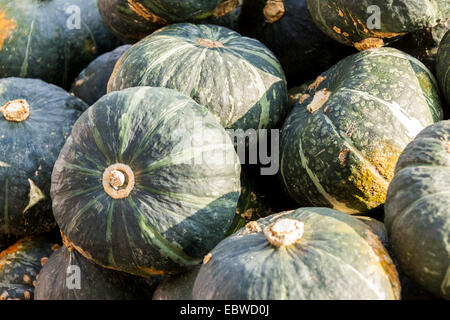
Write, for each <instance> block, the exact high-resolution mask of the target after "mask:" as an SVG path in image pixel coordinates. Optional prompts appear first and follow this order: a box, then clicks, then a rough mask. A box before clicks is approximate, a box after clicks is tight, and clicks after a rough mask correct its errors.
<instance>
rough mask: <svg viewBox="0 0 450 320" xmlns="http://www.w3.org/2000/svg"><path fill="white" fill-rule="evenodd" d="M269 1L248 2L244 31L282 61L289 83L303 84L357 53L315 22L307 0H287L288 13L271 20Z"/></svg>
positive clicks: (244, 9) (253, 0) (246, 4)
mask: <svg viewBox="0 0 450 320" xmlns="http://www.w3.org/2000/svg"><path fill="white" fill-rule="evenodd" d="M266 3H267V1H266V0H249V1H245V4H244V6H243V8H242V28H241V29H242V30H241V31H242V34H243V35H244V36H248V37H251V38H255V39H257V40H259V41H261V42H262V43H264V44H265V45H266V46H267V47H268V48H269V49H270V50H271V51H272V52H273V53H274V54H275V56H276V57H277V58H278V60H280V63H281V66H282V67H283V70H284V72H285V74H286V78H287V81H288V84H289V86H293V85H299V84H301V83H303V82H305V81H307V80H309V79H311V78H314V77H315V76H317V74H319V73H321V72H323V71H325V70H327V69H328V68H330V67H331V66H333V65H334V64H335V63H337V62H338V61H339V60H341V59H343V58H345V57H346V56H348V55H350V54H353V53H355V52H356V50H355V49H353V48H349V47H347V46H345V45H342V44H340V43H338V42H337V41H334V40H333V39H331V38H330V37H328V36H327V35H326V34H324V33H323V32H322V31H321V30H319V29H318V28H317V27H316V25H315V24H314V22H313V20H312V18H311V15H310V13H309V11H308V8H307V5H306V0H284V1H283V4H284V9H285V12H284V15H283V16H282V17H281V18H280V19H279V20H278V21H276V22H273V23H270V22H268V21H267V19H266V17H265V16H264V7H265V5H266Z"/></svg>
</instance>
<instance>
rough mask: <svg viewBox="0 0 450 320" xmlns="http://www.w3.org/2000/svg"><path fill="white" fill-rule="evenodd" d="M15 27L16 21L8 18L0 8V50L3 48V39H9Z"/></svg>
mask: <svg viewBox="0 0 450 320" xmlns="http://www.w3.org/2000/svg"><path fill="white" fill-rule="evenodd" d="M16 27H17V22H16V21H14V20H13V19H8V18H7V17H6V13H5V12H4V11H1V10H0V50H2V48H3V43H4V42H5V40H10V39H11V36H12V34H13V31H14V29H16Z"/></svg>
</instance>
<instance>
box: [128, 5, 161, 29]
mask: <svg viewBox="0 0 450 320" xmlns="http://www.w3.org/2000/svg"><path fill="white" fill-rule="evenodd" d="M128 7H130V9H131V10H133V12H134V13H136V14H137V15H138V16H140V17H142V18H144V19H145V20H147V21H151V22H152V23H156V24H159V25H166V24H167V20H166V19H164V18H161V17H159V16H157V15H156V14H154V13H153V12H151V11H150V10H148V9H147V8H145V7H144V6H143V5H142V4H140V3H137V2H135V1H133V0H128Z"/></svg>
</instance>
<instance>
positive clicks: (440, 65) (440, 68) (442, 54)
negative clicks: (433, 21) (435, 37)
mask: <svg viewBox="0 0 450 320" xmlns="http://www.w3.org/2000/svg"><path fill="white" fill-rule="evenodd" d="M436 68H437V70H436V71H437V77H438V79H439V83H440V85H441V89H442V93H443V94H444V96H445V98H446V100H447V105H448V106H449V107H450V31H448V32H447V33H446V34H445V36H444V38H443V39H442V41H441V43H440V46H439V51H438V56H437V62H436ZM448 113H449V114H448V115H450V109H449V110H448Z"/></svg>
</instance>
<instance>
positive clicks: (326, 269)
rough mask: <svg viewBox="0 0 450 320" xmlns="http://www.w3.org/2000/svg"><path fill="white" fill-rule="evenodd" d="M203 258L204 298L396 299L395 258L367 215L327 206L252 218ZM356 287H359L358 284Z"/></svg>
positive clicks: (199, 292) (197, 289)
mask: <svg viewBox="0 0 450 320" xmlns="http://www.w3.org/2000/svg"><path fill="white" fill-rule="evenodd" d="M209 257H210V259H209V260H208V259H205V260H204V263H203V265H202V266H201V268H200V271H199V273H198V275H197V277H196V280H195V283H194V286H193V289H192V294H193V298H194V299H199V300H216V299H219V300H328V299H331V300H333V299H344V300H353V299H355V300H364V299H375V300H376V299H380V300H396V299H399V298H400V284H399V280H398V274H397V271H396V268H395V266H394V263H393V262H392V260H391V258H390V257H389V254H388V253H387V251H386V249H385V248H384V246H383V245H382V243H381V242H380V240H379V239H378V237H377V236H376V235H375V234H374V233H373V232H372V231H371V230H370V228H369V227H368V226H366V225H365V224H364V223H363V222H361V221H358V220H357V219H356V218H354V217H352V216H349V215H347V214H344V213H342V212H339V211H336V210H332V209H328V208H300V209H297V210H295V211H291V212H283V213H279V214H275V215H271V216H269V217H266V218H262V219H259V220H257V221H256V222H252V225H247V226H246V227H245V228H242V229H241V230H240V231H238V232H237V233H235V234H233V235H231V236H230V237H228V238H226V239H224V240H223V241H221V242H220V243H219V244H218V245H217V246H216V247H215V248H214V249H213V250H212V251H211V252H210V255H209ZM356 288H357V289H356Z"/></svg>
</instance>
